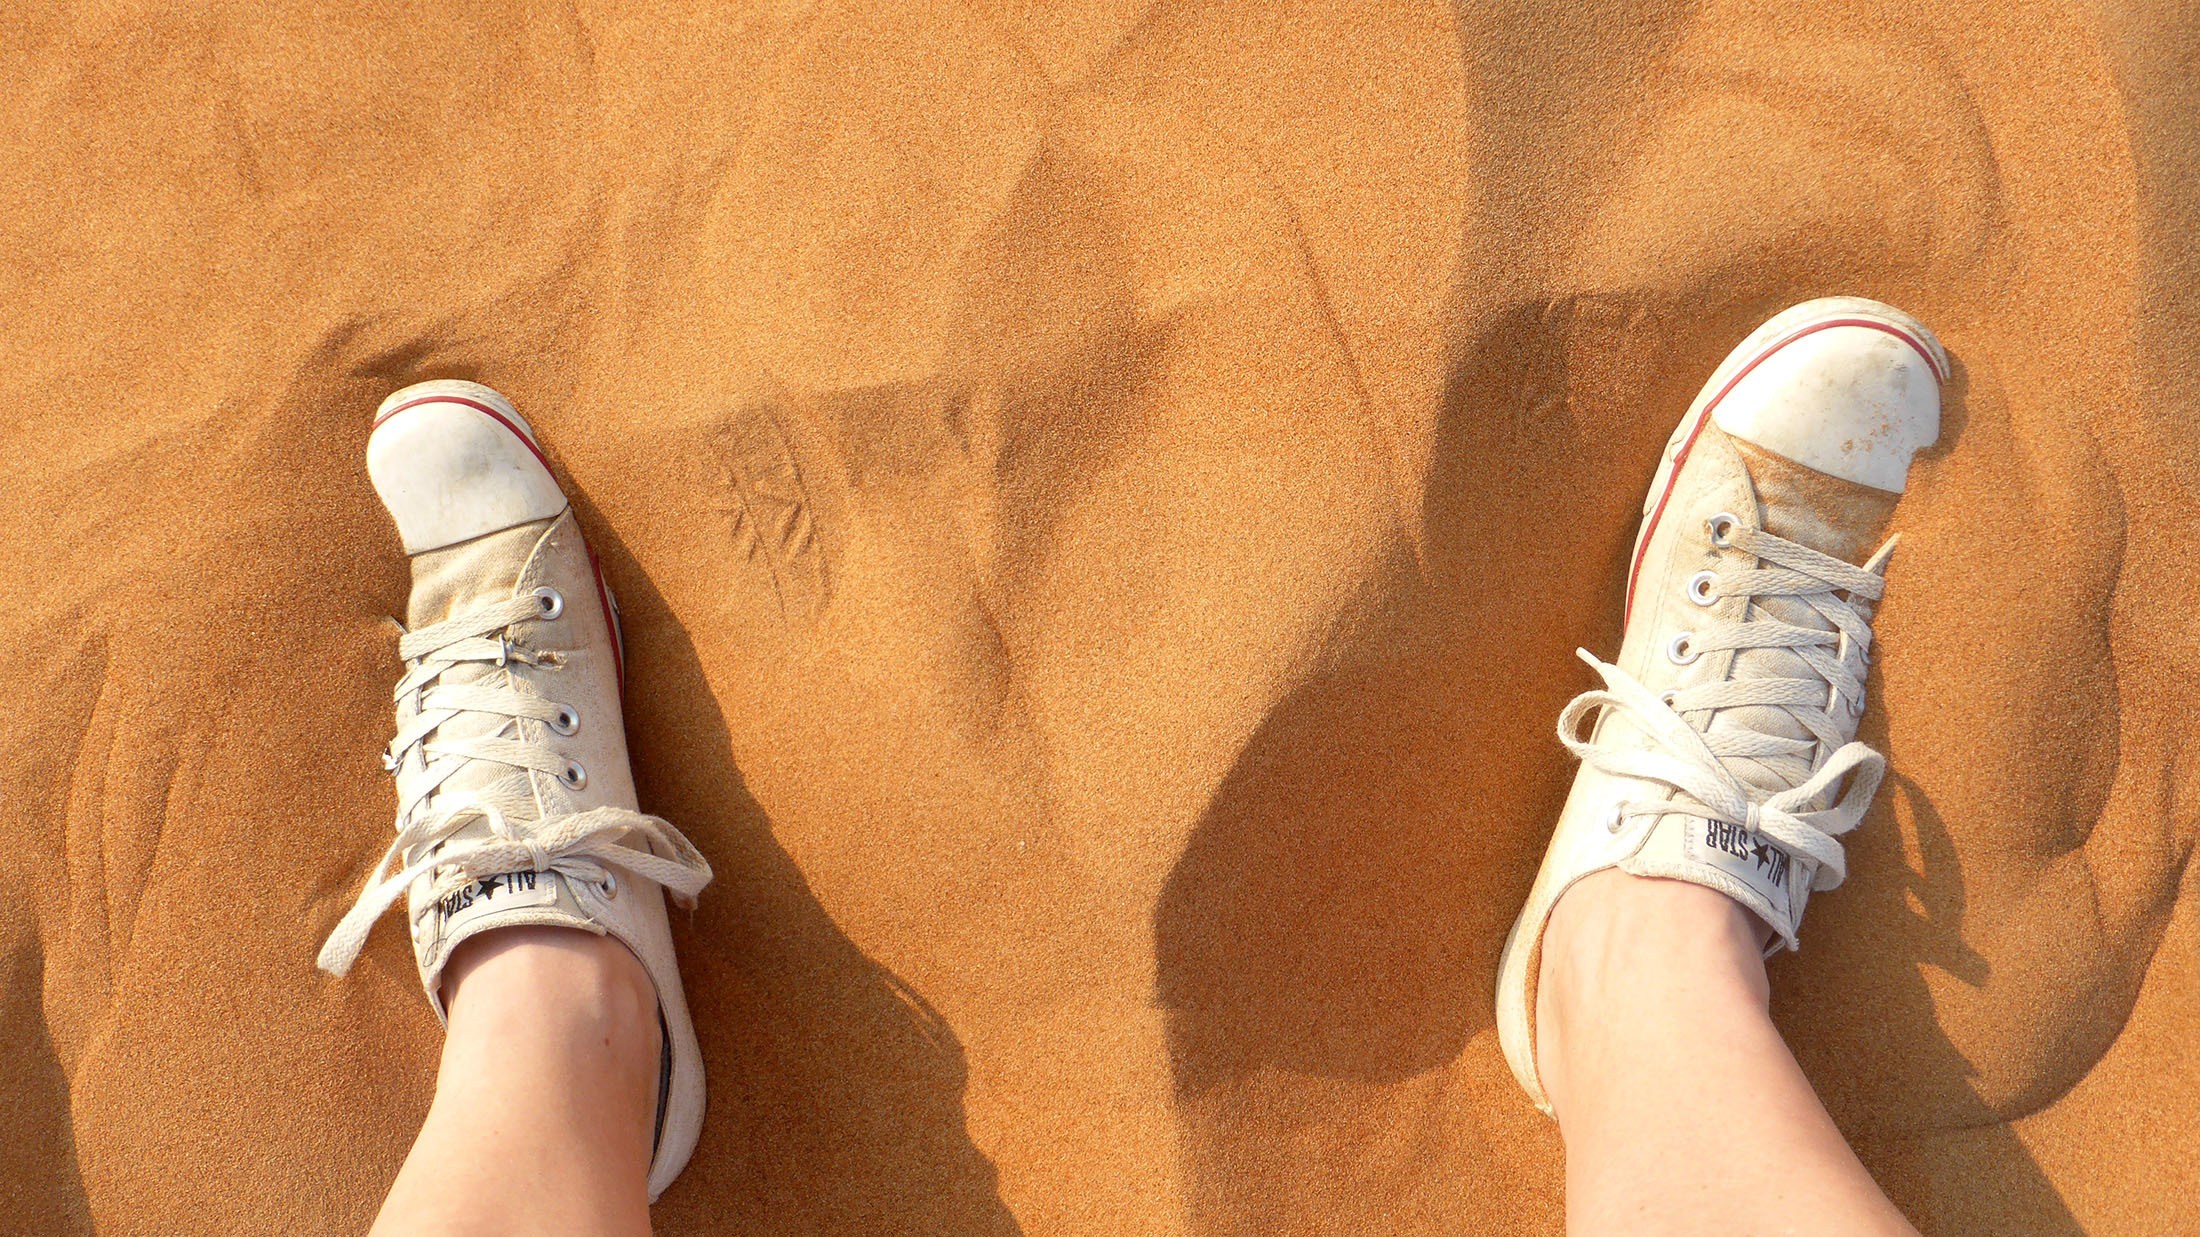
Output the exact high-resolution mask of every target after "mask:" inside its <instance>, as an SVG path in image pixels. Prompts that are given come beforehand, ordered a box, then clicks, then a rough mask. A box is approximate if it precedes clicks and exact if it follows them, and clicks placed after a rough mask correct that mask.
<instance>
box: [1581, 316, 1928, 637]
mask: <svg viewBox="0 0 2200 1237" xmlns="http://www.w3.org/2000/svg"><path fill="white" fill-rule="evenodd" d="M1837 326H1860V327H1865V328H1867V329H1869V330H1874V331H1883V332H1885V333H1887V334H1889V335H1892V336H1894V337H1895V338H1896V339H1899V340H1901V341H1902V342H1903V343H1906V344H1908V345H1909V346H1910V347H1911V349H1912V350H1914V351H1915V352H1916V353H1917V355H1919V356H1921V357H1923V358H1925V368H1926V369H1928V370H1930V371H1931V372H1932V375H1933V381H1935V382H1946V381H1947V380H1948V376H1947V375H1946V374H1944V373H1942V372H1941V371H1940V362H1938V361H1936V360H1934V359H1933V350H1932V349H1930V348H1928V347H1926V346H1925V344H1924V342H1923V341H1921V340H1919V339H1918V338H1917V337H1915V336H1913V335H1911V334H1910V333H1909V332H1908V331H1905V330H1902V329H1901V328H1899V327H1896V326H1894V325H1892V324H1890V323H1886V322H1881V321H1878V320H1877V319H1874V318H1828V319H1826V320H1825V321H1823V322H1813V323H1811V324H1810V325H1809V326H1806V327H1803V328H1801V329H1799V330H1795V331H1790V332H1788V333H1787V334H1786V335H1783V336H1781V337H1780V338H1778V339H1776V340H1774V341H1773V342H1772V343H1771V344H1770V345H1768V346H1767V347H1766V348H1765V349H1764V351H1762V352H1759V353H1758V354H1757V355H1756V356H1753V357H1751V358H1750V359H1749V364H1747V365H1744V366H1742V367H1741V368H1740V369H1739V370H1736V371H1735V373H1734V376H1733V377H1732V378H1729V379H1727V380H1726V385H1725V386H1722V387H1720V388H1719V390H1718V393H1717V394H1715V395H1713V396H1712V397H1711V399H1710V401H1709V402H1707V403H1705V404H1704V406H1703V411H1702V412H1700V413H1698V414H1697V415H1696V424H1695V426H1694V427H1693V428H1691V429H1690V430H1689V431H1688V439H1687V441H1685V442H1683V443H1681V449H1680V450H1678V451H1676V452H1674V453H1673V467H1672V468H1671V469H1670V470H1669V471H1668V472H1667V473H1666V475H1665V489H1664V490H1663V491H1662V492H1660V493H1659V494H1658V504H1657V506H1656V507H1655V508H1653V509H1652V510H1651V512H1650V515H1649V516H1648V518H1646V519H1645V520H1644V521H1643V524H1642V531H1641V532H1639V533H1637V534H1636V536H1635V561H1634V563H1633V565H1632V566H1630V567H1629V568H1628V569H1627V608H1626V609H1625V610H1624V611H1623V612H1622V613H1621V616H1620V627H1621V628H1622V629H1623V630H1624V629H1625V627H1626V626H1627V623H1628V622H1629V621H1630V620H1631V619H1633V618H1634V615H1635V583H1636V581H1637V580H1639V579H1640V578H1641V576H1642V560H1643V556H1644V555H1647V554H1648V553H1649V552H1650V538H1651V535H1652V534H1654V533H1655V532H1656V531H1657V527H1658V517H1660V516H1662V515H1664V514H1665V504H1666V503H1667V502H1668V501H1670V500H1671V499H1672V497H1673V486H1674V484H1675V483H1677V482H1678V481H1679V480H1680V477H1681V466H1682V465H1683V464H1686V463H1687V462H1688V453H1689V452H1690V451H1692V450H1694V449H1695V446H1696V439H1697V438H1698V437H1700V436H1702V434H1703V427H1704V426H1706V425H1709V424H1711V414H1712V412H1713V411H1714V410H1715V409H1717V408H1718V406H1719V401H1720V400H1723V399H1725V398H1726V394H1727V392H1729V391H1731V390H1733V389H1734V388H1735V387H1736V386H1737V385H1738V384H1740V382H1741V381H1742V379H1744V378H1747V377H1749V372H1750V371H1751V370H1753V369H1755V368H1757V367H1758V366H1759V365H1762V364H1764V363H1765V362H1766V361H1767V360H1769V359H1770V358H1771V356H1772V354H1773V353H1775V352H1778V351H1779V350H1780V349H1782V348H1785V347H1787V346H1788V345H1789V344H1792V343H1794V342H1795V341H1796V340H1798V339H1801V338H1803V337H1804V336H1806V335H1815V334H1817V333H1818V332H1820V331H1828V330H1832V329H1833V328H1834V327H1837Z"/></svg>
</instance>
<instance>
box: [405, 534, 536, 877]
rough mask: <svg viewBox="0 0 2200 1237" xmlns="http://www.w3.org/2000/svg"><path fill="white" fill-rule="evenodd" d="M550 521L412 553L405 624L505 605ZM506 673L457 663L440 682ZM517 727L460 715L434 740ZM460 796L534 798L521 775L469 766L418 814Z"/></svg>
mask: <svg viewBox="0 0 2200 1237" xmlns="http://www.w3.org/2000/svg"><path fill="white" fill-rule="evenodd" d="M552 518H553V519H554V518H555V517H552ZM550 523H551V520H538V521H536V522H535V523H532V524H522V525H519V526H518V527H516V528H507V529H505V530H503V531H501V532H495V533H490V534H488V535H487V536H484V537H476V538H474V539H473V540H471V541H462V542H459V543H458V544H457V545H452V546H446V547H444V548H442V549H440V550H429V551H427V552H425V553H421V554H415V555H413V558H412V575H413V587H412V600H411V602H410V603H409V604H408V605H407V606H406V609H405V622H406V625H407V626H408V627H409V628H410V629H412V630H415V631H417V630H419V629H421V628H423V627H426V626H429V625H430V624H433V623H440V622H442V621H443V620H445V619H448V618H454V617H456V616H458V615H460V614H464V613H466V612H467V611H469V610H473V609H476V608H478V607H480V606H483V605H488V604H492V603H495V602H499V601H506V600H509V599H510V598H511V597H512V595H513V593H514V592H515V591H517V590H518V587H519V585H520V583H521V577H522V576H523V575H524V574H525V572H526V569H527V565H528V562H529V560H530V559H531V558H532V556H533V553H534V549H535V545H536V543H538V542H539V541H541V540H542V535H543V532H544V531H545V530H546V529H547V528H548V527H549V525H550ZM509 673H510V671H509V670H508V669H507V668H505V667H502V666H498V665H497V664H496V663H494V662H462V663H460V664H459V665H456V666H453V667H451V668H450V669H449V670H446V671H444V672H443V676H442V678H441V679H439V680H438V681H439V682H441V683H444V684H449V685H457V684H461V683H480V684H485V685H487V686H491V687H496V686H501V685H503V684H504V683H505V682H506V676H507V674H509ZM514 725H515V723H513V722H512V721H511V719H509V718H503V717H498V716H496V715H494V714H488V713H461V714H459V715H458V716H456V717H453V718H451V719H450V720H449V721H447V722H444V723H443V724H442V725H441V726H438V727H437V728H436V732H435V735H434V736H433V738H435V739H441V740H444V741H450V740H456V739H480V738H490V737H503V738H517V737H518V735H517V733H516V732H515V731H514V730H513V727H514ZM457 793H463V794H466V795H469V796H473V797H478V798H485V799H491V800H499V799H501V800H504V801H507V802H509V801H510V800H512V799H514V798H521V797H532V795H533V788H532V785H531V784H530V782H529V780H528V777H527V775H526V774H525V773H524V772H521V771H519V770H516V769H513V768H511V767H510V766H507V765H500V764H497V763H495V762H493V761H486V760H476V761H470V762H468V763H467V765H466V766H465V767H464V768H461V769H459V770H458V771H457V772H455V773H453V774H452V775H451V776H450V777H449V778H448V779H446V780H445V781H444V782H443V784H442V785H441V786H439V787H437V788H436V790H435V793H434V794H433V795H431V796H430V798H429V801H428V803H427V804H426V805H424V808H423V810H425V811H431V812H432V811H434V810H435V809H436V801H437V800H438V799H441V798H443V797H445V796H449V795H452V794H457ZM486 828H487V826H486V825H473V824H469V825H466V826H464V827H462V828H461V829H460V830H459V832H458V834H457V835H456V836H458V837H466V836H469V835H471V834H472V833H474V832H476V831H481V830H486Z"/></svg>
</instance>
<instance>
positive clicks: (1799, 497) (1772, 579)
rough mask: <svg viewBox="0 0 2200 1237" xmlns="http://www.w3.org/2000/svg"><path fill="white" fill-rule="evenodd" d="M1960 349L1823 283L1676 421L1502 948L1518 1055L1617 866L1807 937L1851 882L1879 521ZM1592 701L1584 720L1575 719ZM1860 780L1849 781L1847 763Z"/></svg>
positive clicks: (1562, 728)
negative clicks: (1827, 901) (1556, 809)
mask: <svg viewBox="0 0 2200 1237" xmlns="http://www.w3.org/2000/svg"><path fill="white" fill-rule="evenodd" d="M1947 373H1948V361H1947V356H1946V354H1945V353H1943V352H1942V351H1941V348H1940V344H1939V342H1938V341H1936V340H1935V339H1934V338H1933V336H1932V334H1931V333H1930V332H1928V331H1927V330H1926V329H1925V328H1924V327H1923V326H1921V325H1919V324H1918V323H1917V322H1916V321H1915V320H1913V319H1912V318H1910V317H1909V316H1908V315H1907V314H1904V313H1901V312H1900V311H1898V310H1895V309H1892V308H1890V307H1888V306H1886V305H1882V304H1879V303H1878V302H1876V301H1866V300H1858V299H1854V298H1847V297H1841V298H1833V299H1828V300H1819V301H1811V302H1809V303H1807V304H1803V305H1798V306H1796V307H1795V308H1793V309H1790V310H1788V311H1786V312H1785V313H1782V314H1780V315H1779V316H1777V317H1775V318H1773V319H1772V320H1771V321H1770V322H1767V323H1766V324H1765V325H1764V326H1762V327H1760V328H1758V330H1757V332H1756V333H1755V334H1753V335H1751V336H1750V337H1749V338H1748V339H1746V340H1744V341H1743V342H1742V344H1741V346H1740V347H1738V348H1736V349H1735V350H1734V351H1733V352H1732V353H1730V354H1729V355H1728V356H1727V358H1726V360H1725V361H1724V362H1723V363H1722V364H1721V365H1720V366H1719V368H1718V370H1717V372H1715V373H1713V374H1712V376H1711V381H1710V382H1709V383H1707V384H1706V385H1705V386H1704V389H1703V393H1702V394H1700V395H1698V396H1697V397H1696V402H1695V405H1694V406H1693V407H1692V408H1690V409H1689V411H1688V416H1687V417H1686V418H1684V419H1683V420H1682V422H1681V425H1680V428H1679V429H1677V430H1675V431H1674V433H1673V437H1672V439H1671V440H1670V441H1669V442H1668V443H1667V444H1666V448H1665V458H1664V462H1663V463H1662V464H1661V465H1660V466H1659V468H1658V472H1657V476H1656V477H1655V479H1653V481H1652V482H1651V486H1650V496H1649V498H1648V500H1647V501H1646V502H1645V503H1644V505H1643V522H1642V528H1641V531H1640V532H1638V533H1637V534H1636V538H1635V552H1634V558H1633V561H1632V564H1631V568H1630V572H1629V576H1628V586H1627V618H1626V633H1625V636H1624V639H1623V643H1622V644H1621V647H1620V656H1619V661H1618V664H1617V665H1607V664H1606V663H1604V662H1601V661H1598V660H1597V659H1596V658H1595V657H1592V656H1590V655H1589V653H1588V652H1586V651H1583V652H1582V654H1581V656H1582V658H1583V659H1584V660H1586V661H1587V662H1588V663H1589V664H1590V665H1591V666H1593V667H1594V668H1595V669H1596V671H1597V673H1598V674H1599V675H1601V676H1602V677H1603V679H1604V683H1605V686H1604V688H1603V689H1602V690H1598V691H1591V692H1588V693H1585V694H1583V695H1582V696H1580V697H1578V698H1577V699H1575V700H1574V702H1573V703H1572V704H1570V705H1568V706H1566V709H1565V711H1564V712H1563V713H1561V714H1560V715H1559V722H1558V731H1559V738H1560V739H1561V740H1562V741H1563V742H1564V743H1565V744H1566V746H1567V748H1568V749H1570V750H1571V751H1572V752H1573V753H1574V754H1575V755H1576V756H1579V757H1580V758H1581V762H1582V763H1581V768H1580V770H1579V772H1578V773H1577V774H1576V776H1575V778H1574V786H1573V792H1572V793H1571V794H1570V795H1569V796H1568V797H1567V800H1566V806H1565V809H1564V810H1563V811H1562V812H1560V814H1559V818H1558V825H1557V828H1556V830H1555V831H1554V832H1553V835H1552V838H1551V845H1550V849H1549V851H1548V852H1546V853H1545V855H1544V858H1543V869H1542V871H1541V872H1540V873H1539V874H1538V875H1537V876H1536V881H1535V886H1534V888H1533V889H1532V890H1530V892H1529V894H1528V903H1527V906H1526V907H1525V908H1524V909H1523V910H1522V911H1521V913H1520V919H1519V921H1518V922H1517V923H1515V924H1514V925H1513V930H1512V935H1511V937H1510V939H1508V940H1507V941H1506V943H1505V953H1504V958H1503V960H1502V961H1501V962H1500V963H1499V968H1498V980H1497V1030H1498V1039H1499V1042H1500V1043H1501V1044H1502V1045H1503V1047H1504V1050H1505V1058H1506V1060H1507V1061H1509V1062H1510V1063H1511V1064H1512V1068H1513V1074H1514V1076H1515V1077H1517V1078H1518V1079H1519V1080H1520V1085H1521V1086H1522V1087H1524V1088H1525V1089H1526V1090H1527V1092H1528V1095H1529V1097H1530V1098H1532V1099H1533V1100H1534V1101H1535V1102H1536V1105H1537V1106H1538V1107H1540V1108H1542V1109H1543V1110H1544V1111H1545V1112H1549V1111H1550V1102H1549V1100H1548V1099H1547V1098H1546V1097H1545V1095H1544V1093H1543V1088H1542V1084H1541V1081H1540V1079H1539V1078H1538V1076H1537V1073H1536V1065H1535V1025H1534V1015H1535V989H1536V978H1537V974H1538V968H1539V967H1540V965H1541V959H1542V943H1543V929H1544V925H1545V924H1546V923H1547V922H1548V921H1549V919H1550V914H1551V908H1552V906H1553V905H1554V904H1556V903H1557V901H1558V899H1559V895H1561V894H1563V893H1564V892H1565V891H1566V890H1567V888H1568V887H1570V886H1571V885H1572V884H1573V883H1574V882H1575V881H1577V880H1580V879H1581V878H1582V877H1584V876H1587V875H1589V874H1590V873H1592V872H1596V871H1600V870H1602V869H1604V868H1611V867H1617V868H1619V869H1620V870H1621V871H1624V872H1630V873H1633V874H1635V875H1637V876H1660V877H1668V878H1671V879H1674V880H1684V881H1693V882H1695V883H1696V884H1699V885H1704V886H1707V887H1709V888H1712V889H1716V890H1718V891H1720V892H1721V893H1724V894H1726V895H1727V896H1729V897H1731V898H1733V899H1734V900H1735V901H1737V902H1739V903H1741V904H1742V905H1743V906H1745V907H1748V908H1749V910H1750V911H1751V912H1752V913H1754V914H1755V915H1756V916H1757V917H1758V918H1760V919H1762V920H1763V921H1764V922H1765V924H1766V925H1767V926H1768V927H1769V928H1770V929H1771V931H1772V937H1773V945H1772V949H1771V950H1770V951H1768V952H1777V951H1778V950H1779V949H1780V948H1782V947H1786V948H1793V947H1794V946H1795V943H1796V940H1795V933H1796V927H1797V925H1799V924H1800V923H1801V922H1802V918H1803V907H1804V904H1805V903H1806V902H1807V901H1808V900H1809V897H1810V895H1811V893H1812V891H1814V890H1824V889H1831V888H1833V887H1834V886H1836V885H1839V884H1840V883H1841V879H1842V876H1843V874H1844V872H1845V867H1844V864H1843V859H1842V851H1841V844H1840V842H1839V841H1837V840H1836V839H1837V838H1838V837H1839V836H1840V835H1841V834H1844V833H1847V832H1848V831H1849V830H1851V829H1853V828H1855V827H1856V824H1857V822H1858V820H1860V819H1861V818H1862V817H1863V815H1864V811H1865V809H1866V808H1867V807H1869V806H1870V804H1871V799H1872V796H1873V794H1874V793H1876V792H1877V790H1878V788H1879V780H1880V776H1881V774H1882V772H1883V770H1884V767H1885V760H1884V758H1883V757H1881V756H1880V754H1879V753H1877V752H1875V751H1873V750H1872V749H1871V748H1869V747H1866V746H1865V745H1863V744H1861V743H1858V742H1856V741H1855V738H1856V723H1857V719H1858V718H1859V717H1860V716H1861V715H1862V713H1863V709H1864V676H1865V672H1866V670H1867V668H1868V666H1869V663H1870V657H1871V637H1872V633H1871V626H1870V620H1871V613H1872V608H1873V603H1875V602H1876V601H1878V600H1879V597H1880V591H1881V589H1882V587H1883V586H1884V575H1885V571H1886V565H1887V560H1888V557H1889V555H1890V554H1891V552H1892V551H1893V549H1894V542H1893V541H1892V540H1889V541H1888V542H1887V543H1886V545H1884V546H1882V547H1881V548H1880V549H1879V550H1878V552H1876V553H1874V554H1873V555H1872V556H1871V557H1870V559H1869V560H1867V561H1866V562H1865V564H1864V566H1863V567H1861V568H1859V567H1855V566H1851V565H1850V562H1849V561H1848V560H1851V559H1854V558H1856V557H1857V556H1858V555H1860V554H1861V553H1862V552H1863V551H1864V550H1865V549H1866V548H1867V547H1868V545H1869V544H1870V542H1871V541H1873V540H1876V539H1877V538H1878V537H1879V536H1880V535H1881V533H1882V532H1884V530H1885V526H1886V523H1887V521H1888V518H1889V517H1890V516H1891V515H1892V513H1893V510H1894V504H1895V501H1896V499H1897V498H1899V497H1900V495H1901V492H1902V488H1903V484H1904V481H1905V479H1906V477H1907V476H1908V473H1909V466H1910V457H1911V456H1912V455H1913V454H1914V453H1915V452H1916V451H1917V450H1918V449H1919V448H1921V447H1925V446H1929V445H1931V444H1932V443H1933V441H1934V440H1935V439H1937V438H1938V437H1939V436H1940V384H1941V381H1942V379H1943V378H1944V377H1945V376H1946V375H1947ZM1592 714H1594V715H1595V725H1594V726H1593V728H1592V730H1591V733H1590V737H1589V738H1588V739H1587V740H1583V739H1582V738H1581V737H1580V725H1581V722H1582V721H1583V719H1584V718H1585V717H1587V716H1589V715H1592ZM1844 779H1845V780H1846V783H1847V784H1846V786H1845V787H1844V785H1843V781H1844Z"/></svg>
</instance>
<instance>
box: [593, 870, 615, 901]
mask: <svg viewBox="0 0 2200 1237" xmlns="http://www.w3.org/2000/svg"><path fill="white" fill-rule="evenodd" d="M596 892H598V893H601V894H602V895H603V896H604V897H605V899H607V900H613V899H616V898H617V897H618V896H619V874H618V873H616V872H605V873H604V874H603V880H602V881H600V882H598V883H597V885H596Z"/></svg>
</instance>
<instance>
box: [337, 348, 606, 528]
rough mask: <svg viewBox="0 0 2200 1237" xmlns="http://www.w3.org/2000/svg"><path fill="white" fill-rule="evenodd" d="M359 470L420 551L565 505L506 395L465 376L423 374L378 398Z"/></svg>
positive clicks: (535, 517)
mask: <svg viewBox="0 0 2200 1237" xmlns="http://www.w3.org/2000/svg"><path fill="white" fill-rule="evenodd" d="M367 475H368V476H369V477H370V478H371V479H372V480H373V482H374V489H375V492H376V493H377V494H380V495H381V496H382V505H383V506H385V507H387V508H389V512H390V517H391V518H392V519H394V520H395V521H396V522H397V532H398V536H399V537H401V538H402V539H403V540H404V543H405V552H406V553H407V554H421V553H425V552H426V551H429V550H437V549H441V548H443V547H444V546H448V545H455V544H457V543H458V542H461V541H470V540H472V539H473V538H475V537H481V536H486V535H487V534H489V533H494V532H501V531H502V530H504V529H507V528H512V527H515V526H517V525H521V524H526V523H530V522H532V521H535V520H541V519H547V518H549V517H550V516H553V515H556V514H558V513H559V512H561V511H563V510H565V494H564V492H563V491H561V490H559V489H558V483H557V481H556V479H555V478H553V477H552V476H551V475H550V468H549V465H548V464H547V463H546V462H545V461H544V459H543V457H542V451H541V449H540V448H539V447H537V446H536V445H535V440H534V434H533V431H532V430H531V429H530V428H529V427H528V425H527V422H526V421H524V420H522V419H521V418H520V416H519V414H518V413H517V412H515V411H514V410H513V408H512V405H511V402H510V401H508V400H506V399H505V398H504V397H503V396H502V395H499V394H497V393H496V392H495V391H493V390H491V389H490V388H488V387H485V386H481V385H480V384H478V383H471V382H455V381H442V382H425V383H420V384H418V385H417V386H411V387H407V388H405V389H404V390H402V391H399V392H397V393H396V394H395V395H392V396H390V397H389V398H388V399H386V400H384V401H383V402H382V407H381V409H380V410H379V411H378V412H377V413H376V420H375V425H374V431H373V433H371V434H370V435H369V436H368V438H367Z"/></svg>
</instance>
